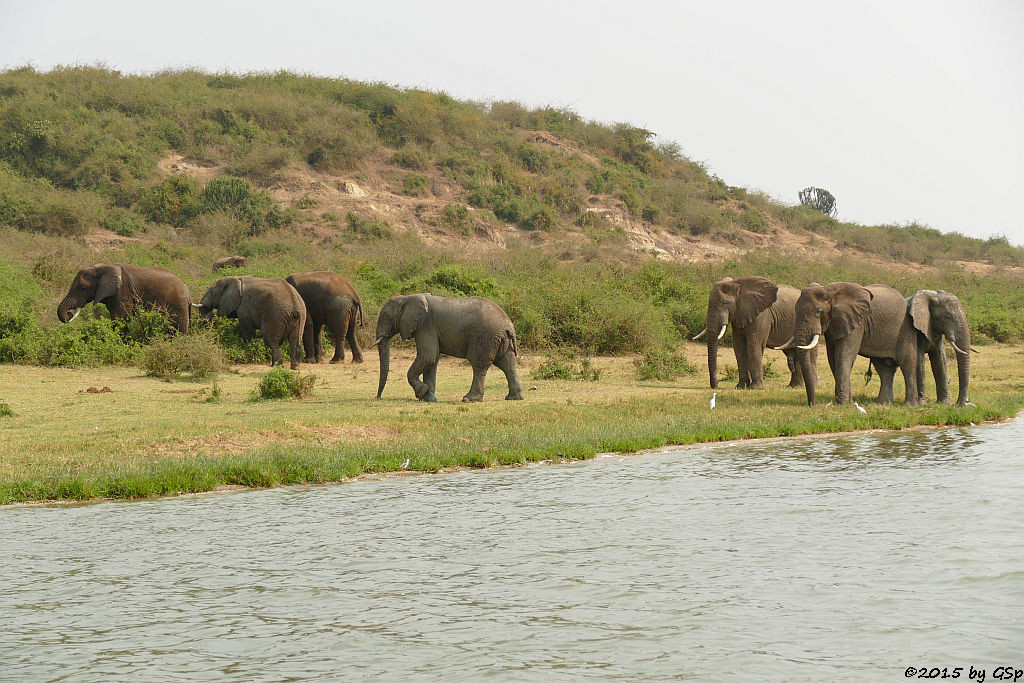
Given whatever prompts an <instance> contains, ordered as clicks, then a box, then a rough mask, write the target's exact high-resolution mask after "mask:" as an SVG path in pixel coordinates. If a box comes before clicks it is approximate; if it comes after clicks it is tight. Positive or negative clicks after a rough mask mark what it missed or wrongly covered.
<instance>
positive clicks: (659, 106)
mask: <svg viewBox="0 0 1024 683" xmlns="http://www.w3.org/2000/svg"><path fill="white" fill-rule="evenodd" d="M100 62H102V63H104V64H105V65H107V66H109V67H111V68H116V69H120V70H122V71H131V72H151V71H156V70H160V69H163V68H168V67H186V66H194V67H200V68H203V69H207V70H211V71H224V70H230V71H240V72H244V71H276V70H278V69H289V70H294V71H300V72H304V73H311V74H317V75H324V76H344V77H348V78H355V79H361V80H372V81H382V82H386V83H391V84H394V85H399V86H414V87H422V88H427V89H430V90H443V91H445V92H447V93H449V94H451V95H452V96H454V97H457V98H459V99H474V100H517V101H520V102H522V103H524V104H526V105H529V106H540V105H554V106H558V107H568V108H570V109H572V110H574V111H576V112H577V113H579V114H580V115H581V116H583V117H585V118H588V119H593V120H597V121H603V122H609V123H610V122H616V121H625V122H628V123H631V124H633V125H637V126H641V127H644V128H647V129H649V130H652V131H655V132H656V133H657V134H658V136H659V140H674V141H676V142H678V143H679V144H680V145H681V146H682V148H683V150H684V151H685V153H686V154H687V156H689V157H690V158H692V159H695V160H697V161H702V162H704V163H705V164H706V165H707V166H708V167H709V169H711V170H712V171H713V172H715V173H717V174H718V175H719V176H720V177H721V178H722V179H723V180H725V181H726V182H727V183H729V184H730V185H741V186H745V187H750V188H753V189H760V190H763V191H765V192H767V193H768V194H770V195H772V196H774V197H777V198H779V199H781V200H783V201H785V202H787V203H791V204H792V203H796V201H797V192H798V191H799V190H800V189H801V188H803V187H806V186H808V185H816V186H818V187H824V188H826V189H828V190H829V191H831V192H832V194H834V195H835V197H836V200H837V204H838V207H839V217H840V218H843V219H845V220H852V221H857V222H861V223H901V224H902V223H908V222H911V221H918V222H921V223H925V224H927V225H930V226H932V227H935V228H938V229H940V230H944V231H951V230H958V231H960V232H963V233H965V234H969V235H973V236H977V237H990V236H992V235H995V234H1005V235H1006V236H1007V237H1008V238H1009V239H1010V240H1011V241H1012V242H1014V243H1016V244H1024V193H1022V191H1021V187H1022V185H1024V132H1022V127H1024V2H1021V1H1019V0H970V1H968V2H953V1H946V0H921V1H909V0H884V1H881V2H874V1H862V0H857V1H853V0H851V1H848V2H845V3H837V2H827V1H826V2H822V1H802V2H798V1H786V0H781V1H780V0H771V1H768V0H734V1H732V2H723V1H708V0H701V1H700V2H692V1H688V0H687V1H678V2H672V1H665V2H652V1H648V0H638V1H634V2H606V1H604V0H588V1H586V2H582V1H581V2H576V1H573V2H558V1H555V0H549V1H548V2H536V1H535V0H519V1H518V2H501V3H489V2H486V0H473V1H465V0H460V1H457V2H445V1H444V0H434V1H433V2H424V1H423V0H387V1H386V2H368V1H366V0H363V1H362V2H358V3H356V2H343V1H335V2H310V1H308V0H295V1H293V2H266V1H265V0H248V1H247V2H217V1H216V0H207V1H206V2H196V1H195V0H174V1H173V2H160V3H151V2H146V1H140V0H117V1H114V0H105V1H104V0H99V1H95V2H81V1H80V0H53V1H50V0H39V1H37V2H22V1H19V0H0V66H2V67H5V68H7V67H15V66H22V65H24V64H31V65H33V66H34V67H36V68H37V69H48V68H50V67H52V66H54V65H58V64H95V63H100Z"/></svg>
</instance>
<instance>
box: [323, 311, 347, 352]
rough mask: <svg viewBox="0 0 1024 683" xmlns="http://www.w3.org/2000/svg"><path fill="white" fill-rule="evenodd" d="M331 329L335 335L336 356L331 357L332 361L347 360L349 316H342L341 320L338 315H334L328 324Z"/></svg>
mask: <svg viewBox="0 0 1024 683" xmlns="http://www.w3.org/2000/svg"><path fill="white" fill-rule="evenodd" d="M327 326H328V327H329V328H330V330H331V336H332V337H334V357H333V358H331V362H332V363H340V362H341V361H343V360H345V332H346V328H347V327H348V317H347V316H342V319H341V321H340V322H339V321H338V319H337V317H336V316H335V317H332V318H331V320H330V322H329V323H328V325H327Z"/></svg>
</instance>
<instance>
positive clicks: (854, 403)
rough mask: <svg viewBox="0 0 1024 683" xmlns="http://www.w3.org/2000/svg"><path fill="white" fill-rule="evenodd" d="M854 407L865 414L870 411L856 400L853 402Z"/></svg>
mask: <svg viewBox="0 0 1024 683" xmlns="http://www.w3.org/2000/svg"><path fill="white" fill-rule="evenodd" d="M853 407H854V408H856V409H857V410H859V411H860V412H862V413H864V414H867V412H868V411H866V410H864V409H863V408H861V406H860V404H859V403H857V402H856V401H854V402H853Z"/></svg>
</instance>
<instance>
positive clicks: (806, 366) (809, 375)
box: [796, 349, 818, 406]
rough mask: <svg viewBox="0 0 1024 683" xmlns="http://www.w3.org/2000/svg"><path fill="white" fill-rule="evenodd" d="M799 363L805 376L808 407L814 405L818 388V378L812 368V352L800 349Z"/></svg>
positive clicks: (798, 354)
mask: <svg viewBox="0 0 1024 683" xmlns="http://www.w3.org/2000/svg"><path fill="white" fill-rule="evenodd" d="M796 357H797V361H798V362H799V363H800V372H801V373H802V374H803V376H804V389H806V390H807V405H809V406H813V405H814V393H815V389H816V388H817V387H816V386H815V385H816V384H817V382H818V376H817V374H815V372H814V368H813V367H812V366H811V350H810V349H798V350H797V352H796Z"/></svg>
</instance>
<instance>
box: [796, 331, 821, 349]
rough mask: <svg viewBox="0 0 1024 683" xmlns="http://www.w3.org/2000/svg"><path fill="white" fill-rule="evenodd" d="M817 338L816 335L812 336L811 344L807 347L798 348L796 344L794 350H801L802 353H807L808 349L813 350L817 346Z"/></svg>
mask: <svg viewBox="0 0 1024 683" xmlns="http://www.w3.org/2000/svg"><path fill="white" fill-rule="evenodd" d="M818 337H819V335H817V334H816V335H814V337H812V338H811V343H810V344H808V345H807V346H800V345H799V344H797V347H796V348H798V349H803V350H804V351H807V350H809V349H813V348H814V347H815V346H817V345H818Z"/></svg>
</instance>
